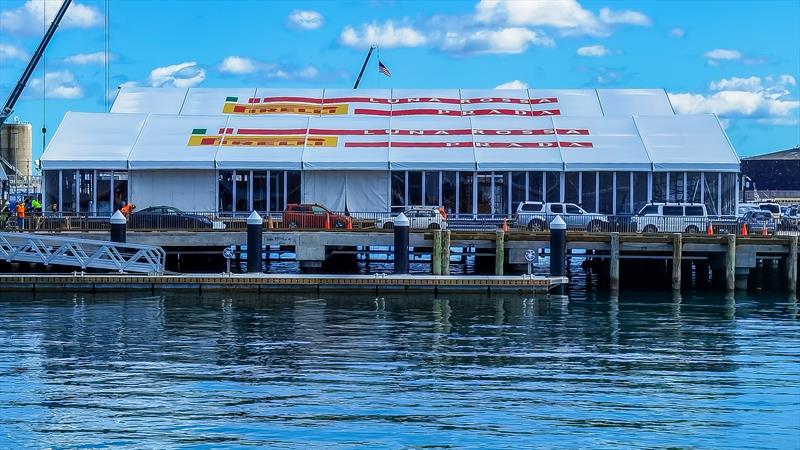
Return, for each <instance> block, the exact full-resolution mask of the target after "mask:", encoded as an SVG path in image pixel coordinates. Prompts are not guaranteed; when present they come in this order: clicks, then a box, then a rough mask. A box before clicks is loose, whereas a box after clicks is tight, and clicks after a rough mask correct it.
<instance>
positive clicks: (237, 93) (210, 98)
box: [181, 88, 256, 116]
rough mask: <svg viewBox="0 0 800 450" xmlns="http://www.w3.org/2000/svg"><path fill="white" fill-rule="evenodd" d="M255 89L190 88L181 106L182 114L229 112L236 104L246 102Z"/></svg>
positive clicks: (252, 95) (251, 96)
mask: <svg viewBox="0 0 800 450" xmlns="http://www.w3.org/2000/svg"><path fill="white" fill-rule="evenodd" d="M255 95H256V90H255V89H254V88H251V89H247V88H245V89H241V88H240V89H228V88H191V89H189V92H188V93H187V94H186V100H184V102H183V107H182V108H181V114H182V115H190V114H191V115H210V116H213V115H218V114H223V113H230V112H231V111H232V110H233V108H234V105H236V104H244V105H246V104H248V101H249V100H250V99H251V98H253V97H255Z"/></svg>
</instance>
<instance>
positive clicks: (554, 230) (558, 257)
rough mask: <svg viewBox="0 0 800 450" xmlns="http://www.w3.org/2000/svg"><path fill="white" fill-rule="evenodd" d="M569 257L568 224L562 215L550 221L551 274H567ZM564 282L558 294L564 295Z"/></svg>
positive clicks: (556, 275) (553, 275) (561, 275)
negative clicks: (567, 258)
mask: <svg viewBox="0 0 800 450" xmlns="http://www.w3.org/2000/svg"><path fill="white" fill-rule="evenodd" d="M566 257H567V224H566V223H564V220H563V219H562V218H561V216H556V218H555V219H553V221H552V222H550V276H551V277H563V276H565V275H566ZM565 293H566V289H565V287H564V284H559V285H558V287H557V288H556V294H558V295H564V294H565Z"/></svg>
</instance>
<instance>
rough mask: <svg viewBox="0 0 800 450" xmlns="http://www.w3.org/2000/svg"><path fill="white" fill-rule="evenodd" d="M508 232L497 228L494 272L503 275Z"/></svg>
mask: <svg viewBox="0 0 800 450" xmlns="http://www.w3.org/2000/svg"><path fill="white" fill-rule="evenodd" d="M505 243H506V232H505V231H503V230H497V233H496V234H495V238H494V274H495V275H497V276H502V275H503V268H504V266H505V263H506V247H505V245H506V244H505Z"/></svg>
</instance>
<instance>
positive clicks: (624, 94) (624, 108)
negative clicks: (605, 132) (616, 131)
mask: <svg viewBox="0 0 800 450" xmlns="http://www.w3.org/2000/svg"><path fill="white" fill-rule="evenodd" d="M597 97H598V98H599V99H600V105H601V106H602V107H603V115H604V116H606V117H608V116H625V117H629V116H632V115H640V116H672V115H675V111H674V110H673V109H672V104H671V103H670V102H669V97H668V96H667V93H666V91H664V90H663V89H598V90H597Z"/></svg>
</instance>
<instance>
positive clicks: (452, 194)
mask: <svg viewBox="0 0 800 450" xmlns="http://www.w3.org/2000/svg"><path fill="white" fill-rule="evenodd" d="M442 206H443V207H444V211H445V212H446V213H448V214H451V213H454V212H456V172H442Z"/></svg>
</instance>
